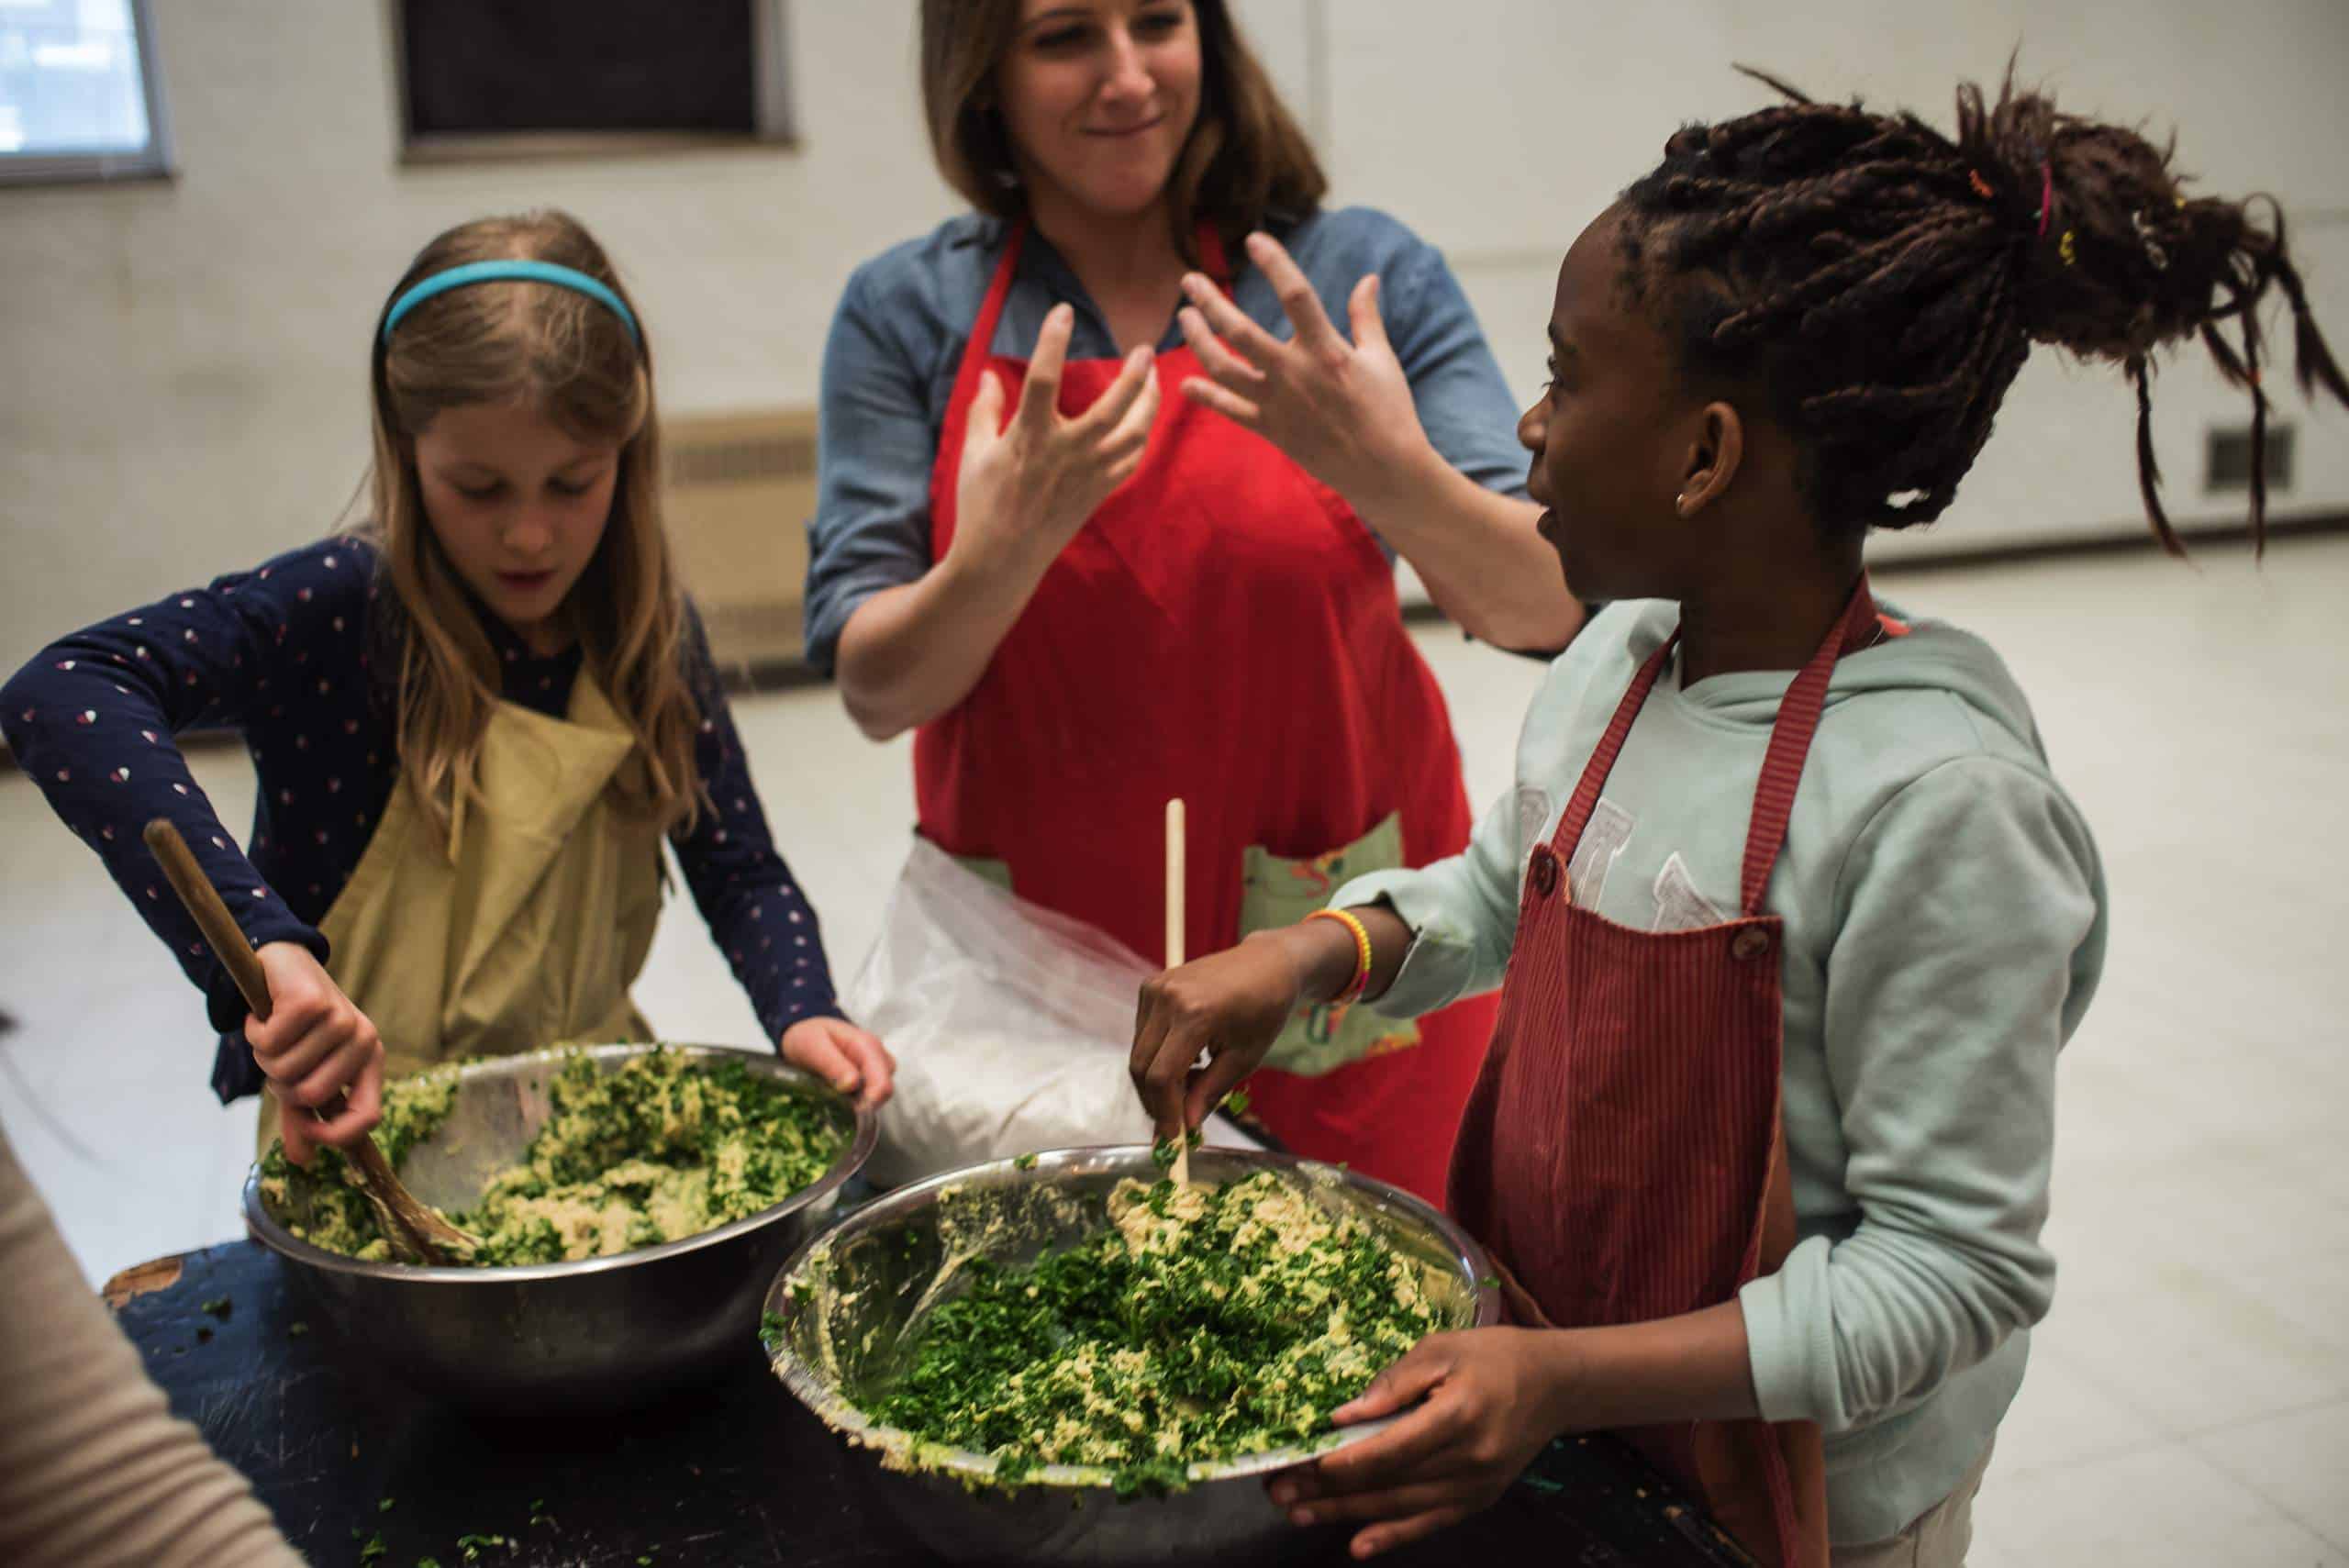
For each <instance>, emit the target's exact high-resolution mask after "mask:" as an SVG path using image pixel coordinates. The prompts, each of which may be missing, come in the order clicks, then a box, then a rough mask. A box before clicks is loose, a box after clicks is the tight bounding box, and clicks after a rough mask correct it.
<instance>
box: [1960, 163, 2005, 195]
mask: <svg viewBox="0 0 2349 1568" xmlns="http://www.w3.org/2000/svg"><path fill="white" fill-rule="evenodd" d="M1965 178H1966V181H1967V183H1970V184H1972V185H1973V187H1974V194H1975V195H1977V196H1980V197H1981V198H1982V199H1983V200H1984V201H1986V202H1987V201H1990V200H1992V199H1994V198H1995V197H1996V196H1997V195H1998V192H1996V191H1994V190H1992V189H1991V188H1990V182H1989V181H1987V180H1986V179H1984V178H1983V177H1982V171H1981V170H1979V169H1968V170H1967V171H1966V172H1965Z"/></svg>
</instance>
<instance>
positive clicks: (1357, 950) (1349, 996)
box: [1306, 909, 1371, 1003]
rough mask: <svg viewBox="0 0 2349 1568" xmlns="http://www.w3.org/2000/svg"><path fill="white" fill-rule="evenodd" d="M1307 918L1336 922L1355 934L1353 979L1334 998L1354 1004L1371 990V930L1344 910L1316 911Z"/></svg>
mask: <svg viewBox="0 0 2349 1568" xmlns="http://www.w3.org/2000/svg"><path fill="white" fill-rule="evenodd" d="M1306 918H1307V919H1308V920H1335V921H1337V922H1338V923H1339V924H1340V925H1341V926H1343V927H1345V929H1347V930H1349V931H1352V932H1353V937H1354V973H1353V979H1351V980H1349V981H1347V982H1346V988H1345V989H1344V990H1343V991H1341V992H1340V993H1338V995H1337V996H1336V997H1335V998H1333V1000H1335V1001H1338V1002H1341V1003H1346V1002H1352V1001H1353V999H1354V998H1355V997H1357V996H1360V995H1362V994H1363V993H1364V992H1365V991H1367V990H1369V989H1370V962H1371V960H1370V928H1369V927H1367V926H1365V925H1364V924H1363V923H1362V922H1361V921H1360V920H1358V919H1356V918H1355V917H1353V914H1351V913H1350V912H1348V911H1346V910H1343V909H1316V910H1315V911H1313V913H1312V914H1310V915H1308V916H1307V917H1306Z"/></svg>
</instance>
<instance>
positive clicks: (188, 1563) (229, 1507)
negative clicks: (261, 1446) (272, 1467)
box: [0, 1132, 302, 1568]
mask: <svg viewBox="0 0 2349 1568" xmlns="http://www.w3.org/2000/svg"><path fill="white" fill-rule="evenodd" d="M301 1561H302V1559H301V1558H300V1557H299V1556H298V1555H296V1554H295V1551H294V1550H293V1548H292V1547H290V1546H288V1545H287V1544H286V1542H285V1538H284V1536H283V1535H281V1534H279V1533H278V1529H277V1526H276V1524H275V1523H274V1522H273V1521H272V1520H271V1518H270V1517H269V1511H268V1510H267V1509H266V1508H263V1507H262V1506H261V1504H260V1503H258V1502H256V1501H254V1499H253V1495H252V1487H251V1486H250V1485H249V1484H248V1483H247V1482H246V1480H245V1478H244V1477H243V1476H241V1475H239V1474H238V1473H236V1472H235V1471H234V1470H231V1469H230V1468H229V1467H228V1465H226V1464H224V1463H222V1462H220V1460H219V1459H218V1458H217V1456H215V1455H214V1453H213V1452H212V1451H211V1450H210V1449H208V1448H206V1446H205V1443H204V1440H203V1438H201V1437H200V1436H198V1435H197V1433H196V1430H195V1428H194V1427H191V1426H189V1425H188V1424H187V1423H186V1422H185V1421H182V1420H178V1419H175V1418H173V1416H172V1414H171V1412H170V1409H169V1408H168V1407H167V1406H166V1404H165V1402H164V1399H163V1391H162V1390H161V1389H160V1388H158V1387H156V1386H155V1385H154V1384H153V1383H152V1382H151V1381H150V1380H149V1378H148V1376H147V1373H146V1371H145V1369H144V1368H142V1367H141V1366H140V1365H139V1352H138V1351H136V1350H134V1349H132V1347H131V1344H130V1341H129V1340H127V1339H125V1338H124V1337H123V1335H122V1331H121V1330H120V1329H117V1327H116V1326H115V1324H114V1322H113V1321H112V1320H111V1319H110V1318H108V1317H107V1316H106V1308H105V1307H102V1306H100V1305H99V1303H98V1298H97V1297H96V1296H95V1295H93V1294H92V1293H91V1291H90V1289H89V1287H88V1286H87V1285H86V1284H84V1283H83V1279H82V1271H81V1270H80V1269H79V1268H77V1267H76V1266H75V1265H74V1262H73V1258H72V1254H71V1253H70V1252H68V1251H66V1249H65V1240H64V1238H62V1237H61V1236H60V1235H59V1234H58V1233H57V1226H56V1223H55V1222H54V1221H53V1220H51V1219H50V1214H49V1208H48V1207H47V1206H46V1205H45V1204H43V1203H42V1202H41V1200H40V1195H39V1193H37V1192H35V1191H34V1190H33V1184H32V1183H31V1181H30V1180H29V1179H28V1177H27V1176H26V1174H25V1172H24V1168H23V1167H22V1166H21V1165H19V1164H17V1156H16V1151H14V1150H12V1149H10V1148H9V1146H8V1140H7V1136H6V1133H5V1132H0V1562H8V1563H11V1564H14V1565H15V1568H51V1565H52V1564H54V1565H57V1568H63V1565H64V1564H68V1563H72V1564H75V1565H77V1568H102V1565H103V1568H112V1565H115V1564H120V1565H122V1568H130V1565H132V1564H139V1565H140V1568H197V1565H199V1564H201V1565H202V1568H298V1564H300V1562H301Z"/></svg>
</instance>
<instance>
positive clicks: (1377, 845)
mask: <svg viewBox="0 0 2349 1568" xmlns="http://www.w3.org/2000/svg"><path fill="white" fill-rule="evenodd" d="M1402 864H1403V817H1402V814H1401V813H1400V812H1397V813H1393V814H1390V815H1389V816H1388V817H1386V820H1385V821H1383V822H1381V823H1379V824H1378V826H1377V827H1375V828H1372V829H1371V830H1370V831H1369V832H1368V833H1366V834H1364V835H1363V837H1361V838H1359V839H1357V840H1354V841H1353V843H1351V844H1347V845H1345V846H1343V847H1342V848H1341V849H1336V850H1332V851H1330V852H1329V853H1328V854H1323V855H1315V856H1312V857H1311V858H1309V859H1306V860H1290V859H1287V858H1286V857H1284V856H1281V855H1275V854H1274V853H1272V852H1271V851H1267V850H1265V849H1264V848H1263V847H1262V846H1261V845H1254V846H1251V847H1250V848H1249V850H1248V851H1247V852H1246V853H1245V854H1244V855H1243V856H1242V857H1241V874H1240V934H1241V936H1243V937H1245V936H1249V935H1252V933H1254V932H1257V931H1266V930H1271V929H1274V928H1275V927H1279V926H1293V925H1295V924H1297V921H1299V920H1302V919H1304V918H1305V917H1307V916H1308V915H1310V914H1311V913H1313V911H1314V910H1316V909H1319V908H1322V907H1324V906H1327V905H1328V903H1329V902H1330V895H1331V894H1332V893H1334V892H1336V891H1337V890H1338V888H1339V887H1340V886H1341V885H1342V884H1345V883H1347V882H1349V881H1351V880H1353V878H1355V877H1357V876H1362V875H1365V874H1367V873H1371V872H1375V871H1396V870H1398V869H1400V868H1401V866H1402ZM1417 1044H1419V1026H1418V1025H1417V1024H1415V1023H1412V1022H1409V1021H1408V1020H1406V1019H1399V1018H1386V1017H1383V1016H1382V1015H1380V1014H1378V1013H1376V1012H1374V1011H1372V1010H1371V1009H1370V1008H1368V1007H1365V1006H1346V1005H1343V1004H1340V1003H1333V1002H1316V1003H1313V1004H1311V1005H1309V1006H1303V1007H1300V1008H1298V1009H1297V1014H1296V1016H1295V1017H1293V1018H1290V1019H1289V1021H1288V1024H1287V1026H1286V1028H1284V1029H1282V1030H1281V1032H1280V1037H1279V1038H1278V1039H1276V1040H1274V1041H1273V1047H1272V1050H1271V1051H1270V1052H1268V1053H1267V1054H1266V1056H1265V1057H1264V1065H1265V1066H1267V1067H1275V1068H1278V1069H1279V1070H1280V1071H1282V1072H1284V1073H1299V1074H1302V1075H1304V1076H1306V1077H1319V1076H1320V1075H1321V1074H1322V1073H1330V1072H1334V1071H1335V1070H1336V1069H1338V1068H1341V1067H1343V1066H1346V1065H1347V1064H1348V1063H1350V1062H1359V1061H1361V1060H1363V1059H1364V1057H1369V1056H1384V1055H1386V1053H1388V1052H1390V1051H1405V1050H1408V1049H1409V1048H1410V1047H1412V1046H1415V1045H1417Z"/></svg>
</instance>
